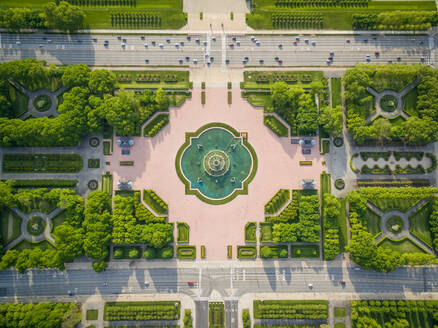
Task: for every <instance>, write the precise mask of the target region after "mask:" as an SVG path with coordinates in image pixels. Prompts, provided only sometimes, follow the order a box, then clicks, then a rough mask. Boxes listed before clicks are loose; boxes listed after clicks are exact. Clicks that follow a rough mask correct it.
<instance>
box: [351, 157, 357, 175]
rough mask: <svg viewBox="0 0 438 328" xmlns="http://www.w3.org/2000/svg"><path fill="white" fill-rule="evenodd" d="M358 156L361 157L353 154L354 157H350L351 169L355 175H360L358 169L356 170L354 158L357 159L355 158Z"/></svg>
mask: <svg viewBox="0 0 438 328" xmlns="http://www.w3.org/2000/svg"><path fill="white" fill-rule="evenodd" d="M357 156H359V154H353V155H352V156H351V157H350V169H351V170H352V171H353V172H354V173H359V170H358V169H356V168H355V167H354V166H353V158H355V157H357Z"/></svg>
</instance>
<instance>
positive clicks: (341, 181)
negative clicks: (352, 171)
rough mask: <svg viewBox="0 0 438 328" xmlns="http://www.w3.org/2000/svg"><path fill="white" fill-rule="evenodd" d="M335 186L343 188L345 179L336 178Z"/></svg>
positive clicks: (339, 188)
mask: <svg viewBox="0 0 438 328" xmlns="http://www.w3.org/2000/svg"><path fill="white" fill-rule="evenodd" d="M335 188H336V189H338V190H342V189H344V188H345V181H344V180H343V179H336V181H335Z"/></svg>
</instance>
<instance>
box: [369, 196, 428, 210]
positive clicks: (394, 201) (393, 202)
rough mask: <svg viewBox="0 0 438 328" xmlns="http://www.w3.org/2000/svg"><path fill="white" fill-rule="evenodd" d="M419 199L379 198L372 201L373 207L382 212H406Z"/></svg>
mask: <svg viewBox="0 0 438 328" xmlns="http://www.w3.org/2000/svg"><path fill="white" fill-rule="evenodd" d="M418 201H419V199H412V200H409V199H404V198H379V199H375V200H374V201H373V203H374V205H376V206H377V207H378V208H380V209H381V210H382V211H383V212H386V211H389V210H400V211H402V212H407V211H409V210H410V209H411V207H412V206H414V205H415V204H416V203H417V202H418Z"/></svg>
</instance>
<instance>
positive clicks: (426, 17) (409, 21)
mask: <svg viewBox="0 0 438 328" xmlns="http://www.w3.org/2000/svg"><path fill="white" fill-rule="evenodd" d="M437 24H438V14H436V13H434V12H429V11H400V10H395V11H385V12H381V13H379V14H374V13H361V14H353V16H352V26H353V29H354V30H409V31H412V30H427V29H429V28H430V27H432V26H437Z"/></svg>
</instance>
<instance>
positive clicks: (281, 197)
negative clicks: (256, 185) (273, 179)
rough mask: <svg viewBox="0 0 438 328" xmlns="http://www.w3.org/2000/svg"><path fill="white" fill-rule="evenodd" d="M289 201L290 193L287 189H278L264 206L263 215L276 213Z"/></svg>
mask: <svg viewBox="0 0 438 328" xmlns="http://www.w3.org/2000/svg"><path fill="white" fill-rule="evenodd" d="M289 199H290V191H289V190H288V189H280V190H279V191H278V192H277V193H276V194H275V195H274V196H273V197H272V198H271V199H270V200H269V202H268V203H267V204H266V205H265V213H266V214H274V213H276V212H277V211H278V210H279V209H280V208H281V207H282V206H284V204H286V202H287V201H288V200H289Z"/></svg>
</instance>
